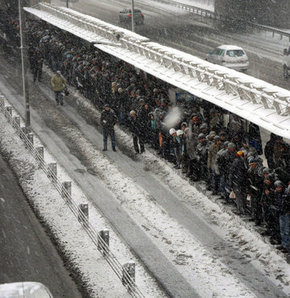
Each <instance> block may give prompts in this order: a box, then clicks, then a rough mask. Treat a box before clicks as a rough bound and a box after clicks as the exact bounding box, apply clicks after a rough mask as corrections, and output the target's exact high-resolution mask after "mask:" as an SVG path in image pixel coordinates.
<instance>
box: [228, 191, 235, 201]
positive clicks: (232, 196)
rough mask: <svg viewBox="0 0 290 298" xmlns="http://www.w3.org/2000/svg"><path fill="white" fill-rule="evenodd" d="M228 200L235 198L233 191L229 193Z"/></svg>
mask: <svg viewBox="0 0 290 298" xmlns="http://www.w3.org/2000/svg"><path fill="white" fill-rule="evenodd" d="M229 198H230V199H235V198H236V194H235V193H234V191H233V190H232V191H231V192H230V195H229Z"/></svg>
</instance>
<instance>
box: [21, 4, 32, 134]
mask: <svg viewBox="0 0 290 298" xmlns="http://www.w3.org/2000/svg"><path fill="white" fill-rule="evenodd" d="M24 1H25V0H18V9H19V27H20V49H21V66H22V84H23V96H24V100H25V126H26V128H27V129H30V126H31V123H30V103H29V91H28V79H27V76H28V74H27V49H26V48H25V37H24V34H23V33H24V31H23V24H25V15H24V10H23V2H24Z"/></svg>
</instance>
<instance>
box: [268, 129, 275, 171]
mask: <svg viewBox="0 0 290 298" xmlns="http://www.w3.org/2000/svg"><path fill="white" fill-rule="evenodd" d="M276 140H277V135H275V134H274V133H271V135H270V140H269V141H268V142H267V143H266V146H265V157H266V159H267V163H268V167H269V168H270V169H275V163H274V145H275V143H276Z"/></svg>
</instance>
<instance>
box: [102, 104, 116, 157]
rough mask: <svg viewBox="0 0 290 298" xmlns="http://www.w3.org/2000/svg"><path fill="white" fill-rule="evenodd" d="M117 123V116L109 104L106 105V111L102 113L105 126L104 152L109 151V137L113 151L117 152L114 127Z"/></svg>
mask: <svg viewBox="0 0 290 298" xmlns="http://www.w3.org/2000/svg"><path fill="white" fill-rule="evenodd" d="M116 123H117V116H116V114H115V112H114V111H113V110H112V109H111V108H110V106H109V105H108V104H105V106H104V110H103V111H102V113H101V125H102V126H103V141H104V148H103V151H107V150H108V149H107V142H108V135H110V137H111V142H112V149H113V151H115V152H116V151H117V150H116V143H115V131H114V125H115V124H116Z"/></svg>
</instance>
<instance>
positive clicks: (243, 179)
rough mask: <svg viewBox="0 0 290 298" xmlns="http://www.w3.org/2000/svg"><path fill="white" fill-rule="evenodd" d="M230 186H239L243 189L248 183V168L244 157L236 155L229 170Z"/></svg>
mask: <svg viewBox="0 0 290 298" xmlns="http://www.w3.org/2000/svg"><path fill="white" fill-rule="evenodd" d="M229 173H230V174H229V186H230V188H233V187H239V188H241V189H245V188H246V187H247V183H248V179H247V178H248V168H247V164H246V161H245V159H244V157H236V158H235V160H234V162H233V163H232V165H231V166H230V172H229Z"/></svg>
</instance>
